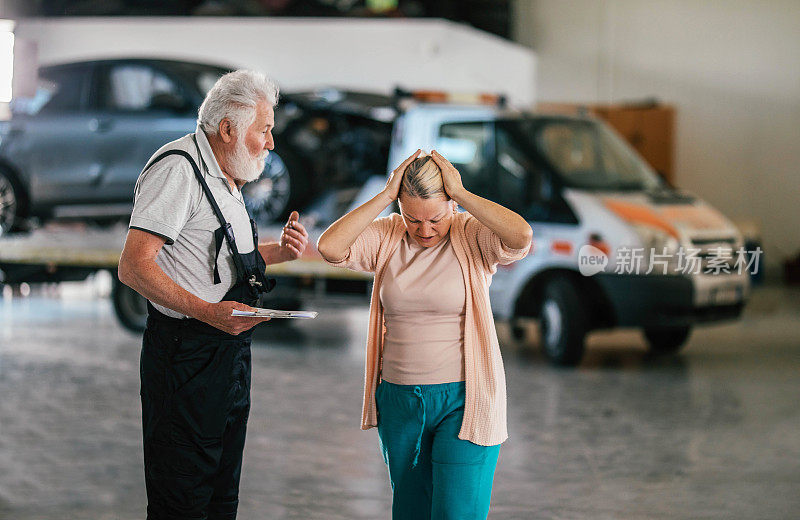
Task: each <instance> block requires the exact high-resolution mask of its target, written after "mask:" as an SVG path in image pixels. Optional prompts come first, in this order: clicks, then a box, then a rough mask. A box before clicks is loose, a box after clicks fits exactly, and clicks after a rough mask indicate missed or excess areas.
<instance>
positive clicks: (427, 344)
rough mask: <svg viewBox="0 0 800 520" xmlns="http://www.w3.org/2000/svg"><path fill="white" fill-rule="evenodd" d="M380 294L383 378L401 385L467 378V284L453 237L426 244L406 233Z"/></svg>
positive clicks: (387, 270) (436, 382)
mask: <svg viewBox="0 0 800 520" xmlns="http://www.w3.org/2000/svg"><path fill="white" fill-rule="evenodd" d="M380 298H381V303H382V304H383V307H384V323H385V325H386V334H385V336H384V346H383V368H382V370H381V378H382V379H384V380H385V381H389V382H390V383H395V384H399V385H430V384H439V383H450V382H454V381H464V318H465V315H466V288H465V285H464V277H463V274H462V272H461V266H460V264H459V263H458V258H456V255H455V251H453V246H452V244H451V243H450V237H449V235H448V236H447V237H446V238H444V239H443V240H442V241H441V242H439V243H438V244H436V245H435V246H433V247H422V246H421V245H419V244H417V243H416V242H415V241H414V239H412V238H411V237H410V236H409V235H408V233H406V234H405V236H404V237H403V239H402V240H401V241H400V245H399V246H398V247H397V250H396V251H395V252H394V254H393V255H392V257H391V259H390V260H389V263H388V265H387V268H386V273H385V276H384V278H383V282H382V283H381V287H380Z"/></svg>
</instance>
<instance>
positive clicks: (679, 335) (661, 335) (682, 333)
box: [644, 326, 692, 354]
mask: <svg viewBox="0 0 800 520" xmlns="http://www.w3.org/2000/svg"><path fill="white" fill-rule="evenodd" d="M691 333H692V327H689V326H684V327H646V328H645V329H644V335H645V337H646V338H647V342H648V343H649V344H650V350H651V351H652V352H654V353H657V354H672V353H675V352H678V351H679V350H680V349H681V348H682V347H683V346H684V345H685V344H686V341H687V340H688V339H689V335H690V334H691Z"/></svg>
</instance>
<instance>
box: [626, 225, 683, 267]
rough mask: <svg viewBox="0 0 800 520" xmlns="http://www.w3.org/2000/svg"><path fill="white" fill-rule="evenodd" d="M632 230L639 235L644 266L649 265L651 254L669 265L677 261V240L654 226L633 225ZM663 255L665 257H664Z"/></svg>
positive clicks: (678, 245) (678, 244)
mask: <svg viewBox="0 0 800 520" xmlns="http://www.w3.org/2000/svg"><path fill="white" fill-rule="evenodd" d="M633 228H634V230H636V234H637V235H639V239H640V240H641V242H642V247H643V248H644V252H643V257H644V258H643V261H644V264H645V265H649V262H650V257H651V254H652V255H655V258H656V259H660V260H662V261H663V260H667V261H668V262H669V264H673V263H675V262H676V261H677V252H678V248H679V247H680V243H679V242H678V239H676V238H675V237H674V236H672V235H671V234H669V233H667V232H666V231H664V230H663V229H661V228H657V227H655V226H647V225H643V224H634V225H633ZM651 251H652V253H651ZM663 255H667V256H666V257H664V256H663ZM659 272H660V271H659Z"/></svg>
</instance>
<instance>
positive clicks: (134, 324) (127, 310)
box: [111, 279, 147, 334]
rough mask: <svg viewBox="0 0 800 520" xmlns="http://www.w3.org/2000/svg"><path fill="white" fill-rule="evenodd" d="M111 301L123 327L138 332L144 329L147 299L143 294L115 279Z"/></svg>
mask: <svg viewBox="0 0 800 520" xmlns="http://www.w3.org/2000/svg"><path fill="white" fill-rule="evenodd" d="M111 301H112V303H113V304H114V312H115V313H116V315H117V319H118V320H119V322H120V323H121V324H122V326H123V327H125V328H126V329H128V330H129V331H131V332H134V333H137V334H138V333H140V332H142V331H144V329H145V327H146V326H147V300H146V299H145V298H144V297H143V296H142V295H141V294H139V293H137V292H136V291H134V290H133V289H131V288H130V287H128V286H127V285H125V284H124V283H122V282H120V281H119V280H117V279H115V280H114V286H113V287H112V288H111Z"/></svg>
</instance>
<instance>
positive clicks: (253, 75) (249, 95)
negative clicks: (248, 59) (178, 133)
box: [197, 69, 278, 135]
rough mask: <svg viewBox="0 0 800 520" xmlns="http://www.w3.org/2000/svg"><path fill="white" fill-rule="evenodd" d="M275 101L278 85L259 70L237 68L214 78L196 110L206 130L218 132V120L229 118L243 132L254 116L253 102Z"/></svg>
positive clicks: (272, 103)
mask: <svg viewBox="0 0 800 520" xmlns="http://www.w3.org/2000/svg"><path fill="white" fill-rule="evenodd" d="M262 100H264V101H266V102H267V103H269V105H270V106H271V107H274V106H275V105H277V104H278V86H277V85H276V84H275V83H274V82H273V81H272V80H270V79H269V78H268V77H267V76H265V75H264V74H262V73H261V72H257V71H254V70H244V69H242V70H236V71H233V72H229V73H228V74H225V75H224V76H222V77H221V78H219V79H218V80H217V82H216V83H215V84H214V86H213V87H212V88H211V90H209V91H208V94H206V98H205V99H204V100H203V104H202V105H200V110H199V111H198V117H197V119H198V121H199V123H200V126H201V127H202V128H203V130H204V131H205V132H206V133H207V134H213V135H216V134H218V133H219V124H220V122H221V121H222V120H223V119H229V120H230V121H231V122H232V123H233V125H234V126H235V127H236V131H237V132H242V131H244V130H245V129H247V127H249V126H250V125H251V124H253V121H255V119H256V111H255V108H256V105H257V104H258V103H259V101H262Z"/></svg>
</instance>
